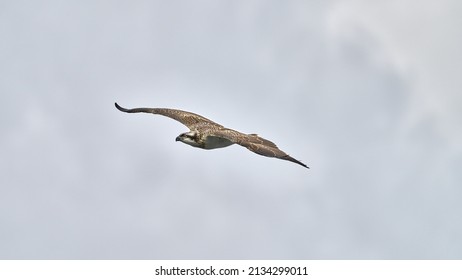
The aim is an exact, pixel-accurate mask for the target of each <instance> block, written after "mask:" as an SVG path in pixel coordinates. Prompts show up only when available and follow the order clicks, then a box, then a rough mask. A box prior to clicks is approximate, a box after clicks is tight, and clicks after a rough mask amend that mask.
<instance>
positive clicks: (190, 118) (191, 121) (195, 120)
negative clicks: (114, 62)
mask: <svg viewBox="0 0 462 280" xmlns="http://www.w3.org/2000/svg"><path fill="white" fill-rule="evenodd" d="M115 106H116V108H117V109H119V110H120V111H122V112H125V113H150V114H157V115H162V116H166V117H169V118H171V119H174V120H176V121H179V122H180V123H182V124H184V125H185V126H187V127H188V128H189V129H190V130H194V129H195V128H196V127H199V126H201V125H204V124H207V125H212V126H216V127H223V126H222V125H220V124H217V123H215V122H213V121H211V120H209V119H207V118H204V117H203V116H200V115H198V114H194V113H191V112H186V111H181V110H176V109H166V108H133V109H125V108H123V107H121V106H120V105H119V104H117V103H115Z"/></svg>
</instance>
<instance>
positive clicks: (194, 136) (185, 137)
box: [175, 131, 200, 147]
mask: <svg viewBox="0 0 462 280" xmlns="http://www.w3.org/2000/svg"><path fill="white" fill-rule="evenodd" d="M198 140H199V137H198V133H197V132H196V131H189V132H185V133H181V134H180V135H178V137H177V138H176V139H175V141H181V142H183V143H185V144H188V145H190V146H193V147H199V146H200V145H199V143H198Z"/></svg>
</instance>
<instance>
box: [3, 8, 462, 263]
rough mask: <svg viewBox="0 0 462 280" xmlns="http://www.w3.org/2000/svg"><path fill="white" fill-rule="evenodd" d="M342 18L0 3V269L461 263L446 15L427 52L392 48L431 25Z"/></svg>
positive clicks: (338, 14) (290, 11) (350, 13)
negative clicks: (82, 264)
mask: <svg viewBox="0 0 462 280" xmlns="http://www.w3.org/2000/svg"><path fill="white" fill-rule="evenodd" d="M347 4H348V5H346V4H343V2H337V1H332V2H326V1H311V2H309V3H308V2H304V1H286V2H284V3H282V2H281V3H279V2H277V1H276V2H268V1H252V2H248V1H199V2H197V1H195V2H194V3H192V2H187V1H168V2H167V1H135V2H130V4H122V3H118V4H113V3H112V4H111V3H106V2H104V1H96V2H95V1H93V2H91V3H81V2H79V3H77V2H76V3H71V2H69V3H62V2H56V1H42V2H41V3H25V2H24V3H21V2H20V1H15V2H13V1H10V2H6V3H4V4H2V6H3V7H2V9H0V10H1V12H0V26H1V27H0V40H1V41H2V44H0V61H1V63H0V92H1V95H0V101H1V103H2V107H3V108H2V118H1V119H0V128H1V130H2V137H1V138H0V144H1V145H0V153H1V155H2V156H1V157H0V168H1V170H2V172H1V176H0V191H1V195H0V258H2V259H10V258H14V259H49V258H53V259H54V258H58V259H59V258H66V259H69V258H70V259H73V258H77V259H87V258H88V259H101V258H104V259H131V258H136V259H144V258H146V259H151V258H154V259H187V258H192V259H196V258H201V259H210V258H212V259H214V258H217V259H223V258H244V259H247V258H260V259H267V258H277V259H285V258H288V259H291V258H300V259H306V258H308V259H317V258H322V259H351V258H360V259H369V258H380V259H383V258H391V259H394V258H398V259H403V258H404V259H407V258H416V259H424V258H431V259H438V258H460V257H461V255H460V252H462V244H461V242H460V241H459V239H460V238H459V236H460V234H461V230H462V225H461V223H460V222H459V221H458V220H459V219H457V214H458V213H460V210H462V209H461V206H460V203H458V201H457V198H458V197H460V194H461V191H460V188H459V187H458V186H459V185H460V181H461V180H460V179H461V177H460V174H462V173H461V159H462V156H461V152H460V151H461V149H460V147H461V146H460V141H458V140H460V132H459V131H460V129H459V128H458V120H459V119H460V118H459V117H460V111H459V110H458V108H459V106H457V105H460V98H459V97H458V92H459V91H460V82H459V79H458V77H457V75H454V73H453V72H454V71H457V70H458V69H460V67H461V64H460V63H459V62H458V60H456V59H454V60H451V59H450V58H451V57H452V56H451V54H453V53H454V52H451V49H448V47H446V46H449V45H450V46H455V47H454V49H460V48H459V47H457V46H460V45H461V42H459V41H458V37H457V36H454V33H455V31H451V30H447V29H446V28H447V26H448V25H450V24H448V23H446V22H450V23H451V22H453V21H457V20H458V18H457V16H456V14H454V13H451V12H450V11H451V10H452V9H453V8H456V6H455V5H457V4H455V3H452V2H451V1H442V2H441V4H439V6H438V9H437V10H435V12H436V11H438V12H439V13H443V14H445V15H446V16H445V17H444V18H442V19H441V22H442V23H441V24H440V25H437V26H436V27H435V29H432V30H429V31H425V32H424V33H425V36H427V37H429V38H437V39H438V40H437V41H436V42H434V41H431V42H430V43H428V44H424V43H423V42H424V39H423V38H425V37H423V36H421V34H420V33H419V32H417V33H416V34H415V36H414V38H413V39H414V40H415V42H416V43H414V44H413V43H412V40H408V41H406V40H404V41H403V40H401V39H402V38H408V37H406V34H408V32H409V30H410V29H411V30H412V27H413V26H417V25H418V24H420V23H421V19H422V17H426V18H430V19H431V18H432V17H431V16H432V14H431V9H430V10H428V9H422V10H419V11H418V12H416V13H410V12H406V11H405V12H403V10H400V9H398V7H396V3H395V2H393V3H391V4H388V2H387V3H383V4H381V6H382V7H376V6H375V5H374V7H372V6H370V5H365V4H364V3H363V2H362V1H348V3H347ZM420 5H424V4H421V3H420ZM425 5H426V4H425ZM403 13H404V14H403ZM390 14H392V15H396V21H397V22H398V23H408V24H407V25H404V26H406V28H405V29H401V28H400V26H399V25H392V24H389V22H387V20H388V18H389V15H390ZM429 16H430V17H429ZM408 18H409V21H408V22H407V20H408ZM416 30H417V29H416ZM441 30H445V31H446V32H440V31H441ZM422 32H423V31H422ZM451 48H452V47H451ZM454 49H452V50H454ZM442 50H443V51H444V50H446V52H444V59H443V61H441V60H439V59H438V57H439V56H440V53H441V51H442ZM434 67H436V68H434ZM432 69H437V70H432ZM448 84H451V85H453V87H451V88H449V87H448V86H447V85H448ZM115 101H117V102H120V104H122V105H124V106H127V107H132V106H133V107H136V106H157V107H173V108H180V109H184V110H189V111H193V112H197V113H199V114H202V115H204V116H206V117H209V118H211V119H214V120H216V121H217V122H220V123H222V124H223V125H225V126H229V127H231V128H235V129H238V130H242V131H244V132H248V133H259V134H260V135H262V136H264V137H266V138H268V139H271V140H274V141H275V142H276V143H277V144H278V145H279V146H280V147H281V148H282V149H283V150H285V151H287V152H288V153H290V154H291V155H293V156H294V157H296V158H298V159H300V160H302V161H304V162H306V163H307V164H308V165H309V166H310V167H311V169H310V170H309V171H307V170H305V169H303V168H300V167H299V166H296V165H294V164H291V163H288V162H284V161H278V160H274V159H268V158H264V157H260V156H257V155H255V154H252V153H250V152H248V151H247V150H246V149H244V148H242V147H238V146H231V147H229V148H227V149H222V150H215V151H202V150H198V149H193V148H191V147H188V146H186V145H182V144H180V143H175V141H174V139H175V137H176V136H177V135H178V134H180V133H181V132H184V131H186V130H187V129H186V128H185V127H183V126H182V125H181V124H178V123H175V122H173V121H171V120H169V119H166V118H162V117H155V116H149V115H126V114H121V113H120V112H118V111H117V110H115V108H114V107H113V103H114V102H115ZM432 101H434V102H432Z"/></svg>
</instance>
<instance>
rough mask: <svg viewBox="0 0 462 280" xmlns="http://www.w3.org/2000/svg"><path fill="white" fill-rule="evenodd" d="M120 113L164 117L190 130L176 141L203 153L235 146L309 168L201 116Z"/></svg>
mask: <svg viewBox="0 0 462 280" xmlns="http://www.w3.org/2000/svg"><path fill="white" fill-rule="evenodd" d="M115 106H116V108H117V109H119V110H120V111H122V112H125V113H151V114H158V115H163V116H166V117H169V118H172V119H174V120H177V121H179V122H180V123H182V124H184V125H185V126H187V127H188V128H189V129H190V131H189V132H186V133H182V134H180V135H179V136H178V137H177V138H176V141H181V142H183V143H185V144H188V145H191V146H193V147H197V148H202V149H216V148H224V147H227V146H229V145H232V144H238V145H241V146H243V147H246V148H247V149H249V150H250V151H252V152H254V153H257V154H259V155H262V156H266V157H275V158H279V159H283V160H288V161H291V162H295V163H297V164H300V165H301V166H303V167H306V168H309V167H308V166H306V165H305V164H304V163H302V162H301V161H298V160H296V159H294V158H293V157H291V156H289V155H288V154H286V153H285V152H283V151H281V150H279V148H278V147H277V146H276V144H274V143H273V142H271V141H269V140H266V139H264V138H262V137H260V136H258V135H257V134H244V133H241V132H239V131H236V130H232V129H229V128H226V127H224V126H222V125H220V124H217V123H215V122H213V121H211V120H209V119H207V118H204V117H202V116H200V115H197V114H194V113H190V112H186V111H181V110H176V109H166V108H134V109H125V108H123V107H120V106H119V105H118V104H117V103H115Z"/></svg>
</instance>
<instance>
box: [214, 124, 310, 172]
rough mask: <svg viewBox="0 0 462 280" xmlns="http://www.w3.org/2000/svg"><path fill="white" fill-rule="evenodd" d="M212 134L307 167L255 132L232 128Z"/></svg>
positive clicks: (257, 152) (265, 154) (268, 155)
mask: <svg viewBox="0 0 462 280" xmlns="http://www.w3.org/2000/svg"><path fill="white" fill-rule="evenodd" d="M213 135H214V136H218V137H222V138H226V139H228V140H230V141H232V142H234V143H236V144H239V145H241V146H243V147H246V148H247V149H249V150H250V151H252V152H254V153H256V154H259V155H262V156H265V157H274V158H279V159H283V160H288V161H291V162H295V163H297V164H300V165H301V166H303V167H306V168H309V167H308V166H306V164H304V163H303V162H301V161H299V160H296V159H294V158H293V157H291V156H289V155H288V154H286V153H285V152H284V151H281V150H280V149H279V148H278V147H277V146H276V144H274V143H273V142H271V141H269V140H267V139H265V138H262V137H260V136H258V135H257V134H244V133H241V132H239V131H235V130H232V129H226V128H225V129H220V130H218V131H215V132H213Z"/></svg>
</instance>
